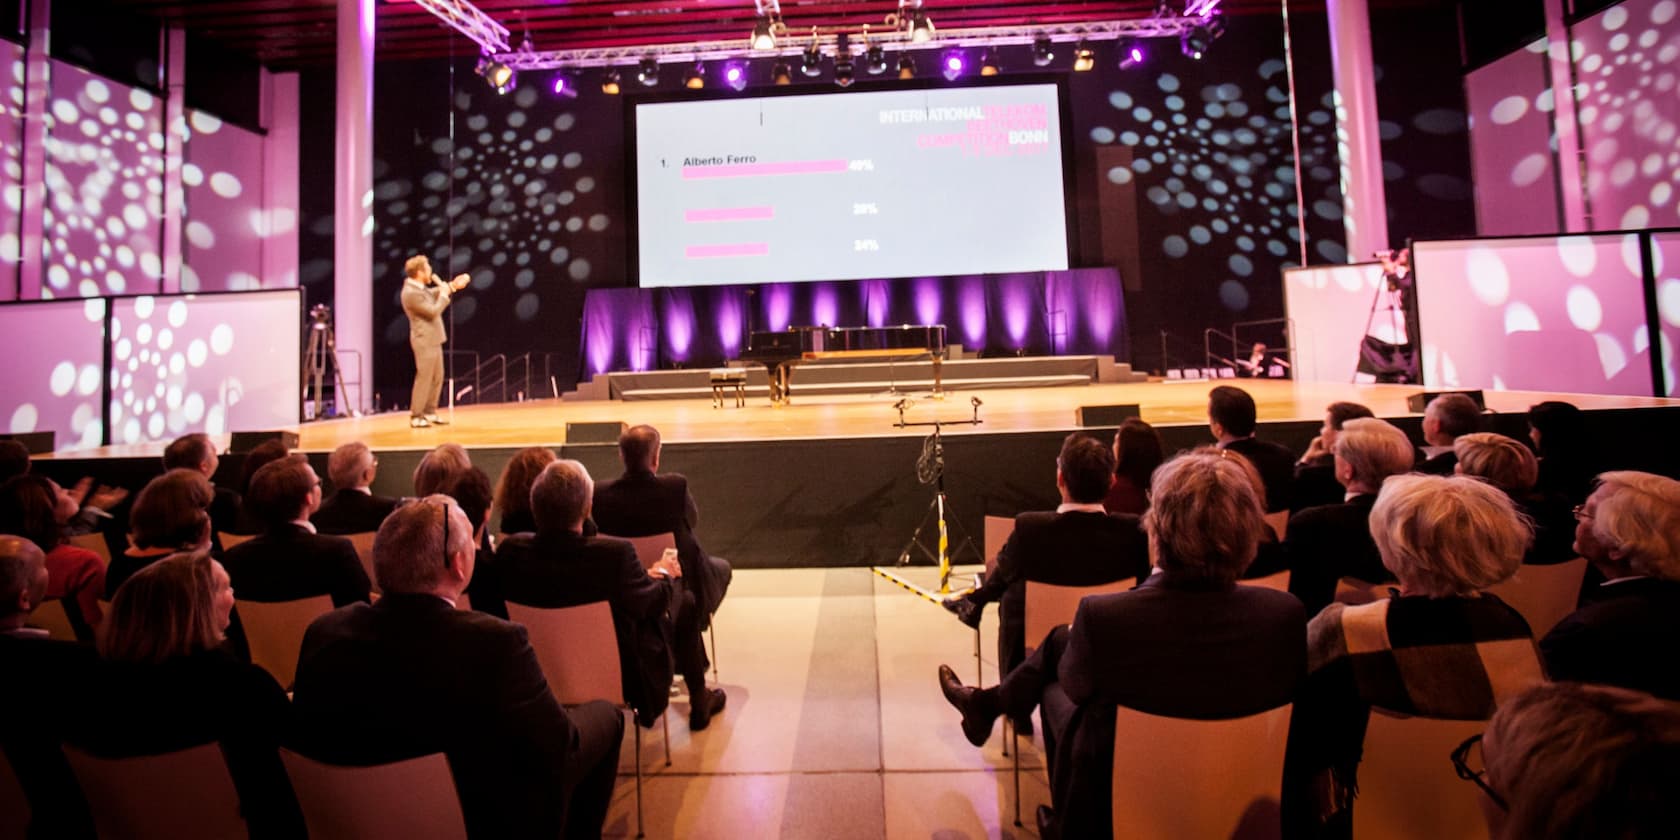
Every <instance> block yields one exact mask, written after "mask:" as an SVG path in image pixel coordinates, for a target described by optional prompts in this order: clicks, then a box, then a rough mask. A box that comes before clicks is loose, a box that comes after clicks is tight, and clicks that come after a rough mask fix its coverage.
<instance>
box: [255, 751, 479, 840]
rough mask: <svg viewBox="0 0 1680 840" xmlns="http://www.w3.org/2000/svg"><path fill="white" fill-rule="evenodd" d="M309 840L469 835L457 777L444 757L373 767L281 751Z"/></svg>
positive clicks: (430, 839)
mask: <svg viewBox="0 0 1680 840" xmlns="http://www.w3.org/2000/svg"><path fill="white" fill-rule="evenodd" d="M280 761H281V763H283V764H285V765H286V775H287V776H289V777H291V780H292V791H293V792H295V793H296V794H297V801H298V807H299V808H301V809H302V810H303V821H304V823H305V825H307V826H308V828H309V836H310V837H311V838H314V839H315V840H339V839H340V838H342V840H360V838H367V837H402V838H406V840H457V838H465V837H466V836H467V827H466V822H465V819H464V818H463V817H462V816H461V800H460V797H459V796H458V795H457V794H456V792H455V777H454V775H452V774H451V773H450V772H449V760H448V759H446V758H445V757H444V755H443V753H432V754H431V755H423V756H420V757H419V758H411V759H408V760H407V761H397V762H393V763H391V764H376V765H374V766H371V767H342V766H338V765H334V764H322V763H321V762H319V761H316V760H314V759H312V758H308V757H305V756H302V755H299V754H297V753H295V752H292V751H291V750H287V749H282V750H280Z"/></svg>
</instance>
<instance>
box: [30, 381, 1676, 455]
mask: <svg viewBox="0 0 1680 840" xmlns="http://www.w3.org/2000/svg"><path fill="white" fill-rule="evenodd" d="M1216 384H1232V385H1237V386H1239V387H1242V388H1244V389H1245V390H1247V391H1248V392H1249V393H1251V394H1253V395H1254V399H1255V402H1256V403H1257V405H1258V407H1259V410H1260V421H1261V422H1262V423H1266V422H1284V421H1302V420H1309V421H1317V420H1321V419H1322V418H1323V416H1324V407H1325V406H1326V405H1328V404H1329V403H1331V402H1334V401H1336V400H1350V401H1353V402H1359V403H1363V404H1365V405H1367V406H1370V407H1371V409H1372V410H1373V411H1375V412H1376V413H1377V415H1378V416H1380V417H1404V416H1408V415H1412V412H1410V411H1409V410H1408V409H1407V407H1406V397H1407V396H1408V395H1411V394H1415V393H1417V392H1418V391H1419V390H1420V388H1418V387H1417V386H1411V385H1351V384H1349V385H1338V384H1330V383H1318V382H1292V381H1286V380H1221V381H1220V382H1209V381H1156V382H1148V383H1130V384H1106V385H1105V384H1093V385H1089V386H1084V387H1060V388H1038V389H1020V388H1018V389H1000V390H989V391H953V392H948V393H947V394H946V395H945V398H944V399H942V400H935V399H931V398H929V395H928V394H926V393H925V392H924V393H921V394H913V395H911V397H910V406H909V408H908V410H907V411H906V412H905V415H904V416H905V419H906V420H907V421H910V422H912V423H914V422H922V421H931V420H935V419H938V420H965V419H967V418H969V417H970V416H971V414H972V408H971V406H970V398H973V397H978V398H979V399H980V400H981V401H982V402H983V403H984V404H983V405H982V406H981V407H980V419H981V420H983V421H984V422H983V423H982V424H981V425H979V426H966V425H964V426H954V427H951V428H949V429H948V430H947V431H946V434H948V435H953V436H955V435H963V434H980V433H984V434H998V433H1009V432H1043V431H1048V430H1056V429H1072V428H1075V427H1076V421H1075V417H1074V413H1075V410H1076V409H1077V408H1078V407H1079V406H1085V405H1112V404H1121V403H1136V404H1138V405H1140V406H1141V409H1142V415H1143V419H1144V420H1147V421H1148V422H1150V423H1152V424H1155V425H1159V426H1185V425H1190V426H1194V425H1202V424H1204V423H1206V422H1207V413H1206V411H1207V392H1208V390H1209V389H1211V388H1212V387H1213V386H1214V385H1216ZM898 399H899V397H897V396H890V395H887V394H881V395H876V396H867V397H830V398H826V399H823V400H822V401H820V402H818V401H816V400H815V399H813V400H812V401H810V402H804V401H801V400H799V399H798V397H797V395H796V397H795V401H794V404H792V405H789V406H785V407H779V408H778V407H774V406H771V405H769V404H768V403H767V402H766V401H764V400H763V399H762V398H760V399H758V400H749V401H748V403H747V405H746V406H745V407H743V408H735V407H733V405H732V404H730V405H728V407H725V408H721V409H714V408H712V404H711V401H710V400H709V399H700V400H661V401H638V402H632V403H626V402H620V401H616V400H610V401H609V400H602V401H578V402H573V401H566V402H561V401H559V400H536V401H531V402H524V403H504V404H496V405H475V406H465V407H461V408H457V409H455V410H454V412H453V413H452V414H450V413H448V412H446V414H445V416H446V417H449V416H452V417H453V422H452V423H451V425H448V426H444V427H441V428H439V427H433V428H427V429H411V428H409V425H408V415H407V414H405V413H390V414H381V415H377V416H372V417H361V418H351V419H345V420H327V421H321V422H315V423H304V424H301V425H298V426H295V427H293V428H295V430H296V431H297V432H298V434H299V437H300V439H301V443H300V446H299V448H300V449H301V450H303V451H310V452H325V451H330V450H332V449H333V448H334V447H337V446H338V445H340V444H343V443H347V442H350V441H355V440H360V441H363V442H365V443H367V444H368V445H369V446H370V447H372V448H374V449H375V450H381V451H392V450H399V451H400V450H422V449H430V448H432V447H434V446H437V445H438V444H439V443H444V442H455V443H459V444H462V445H464V446H467V447H469V448H473V447H479V448H485V447H493V448H505V447H521V446H538V445H559V444H561V443H563V442H564V440H565V435H566V431H565V430H566V424H567V423H579V422H585V423H587V422H603V421H605V422H613V421H624V422H626V423H631V424H636V423H650V424H652V425H654V426H656V427H658V428H659V430H660V433H661V435H662V436H663V438H664V439H665V441H666V442H667V443H673V442H680V443H712V442H722V441H743V440H800V439H835V438H868V437H903V436H912V437H921V436H925V435H926V434H927V433H928V430H927V429H926V428H921V427H912V428H904V429H899V428H894V423H896V422H897V421H898V412H897V411H895V410H894V408H893V404H894V403H895V402H897V400H898ZM1486 399H1487V405H1488V408H1489V409H1490V410H1492V411H1496V412H1499V413H1522V412H1526V411H1527V410H1528V407H1529V406H1530V405H1533V404H1534V403H1536V402H1540V401H1542V400H1548V399H1560V400H1567V401H1568V402H1572V403H1574V404H1576V405H1578V406H1580V407H1581V408H1583V409H1588V410H1593V409H1625V408H1648V407H1657V406H1680V400H1670V399H1659V398H1652V397H1603V396H1593V395H1585V394H1551V393H1539V392H1532V391H1488V392H1486ZM162 451H163V443H162V442H159V443H150V444H137V445H127V446H107V447H101V448H99V449H96V450H82V451H78V452H74V453H71V452H62V453H59V457H76V458H89V457H93V458H99V457H150V456H156V455H159V454H161V453H162Z"/></svg>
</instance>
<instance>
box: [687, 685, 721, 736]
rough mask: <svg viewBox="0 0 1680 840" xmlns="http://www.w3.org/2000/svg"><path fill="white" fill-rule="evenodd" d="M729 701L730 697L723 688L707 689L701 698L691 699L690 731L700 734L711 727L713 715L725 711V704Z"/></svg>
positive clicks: (689, 713) (689, 706)
mask: <svg viewBox="0 0 1680 840" xmlns="http://www.w3.org/2000/svg"><path fill="white" fill-rule="evenodd" d="M728 701H729V695H727V694H724V693H723V689H721V688H711V689H707V690H706V693H705V694H704V695H703V696H701V697H690V698H689V700H688V731H690V732H699V731H700V730H702V729H705V728H706V727H707V726H710V725H711V723H712V715H715V714H717V713H718V712H721V711H723V704H724V703H726V702H728Z"/></svg>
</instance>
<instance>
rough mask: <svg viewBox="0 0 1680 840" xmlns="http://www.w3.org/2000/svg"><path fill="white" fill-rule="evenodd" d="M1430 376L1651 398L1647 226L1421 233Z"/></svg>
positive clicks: (1432, 381) (1417, 248) (1450, 383)
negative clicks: (1492, 234) (1511, 234)
mask: <svg viewBox="0 0 1680 840" xmlns="http://www.w3.org/2000/svg"><path fill="white" fill-rule="evenodd" d="M1412 265H1413V267H1414V268H1415V269H1416V272H1417V292H1418V316H1419V317H1418V320H1419V326H1420V328H1421V331H1422V334H1423V381H1424V383H1425V384H1427V385H1431V386H1436V387H1449V388H1491V389H1495V390H1513V391H1555V392H1567V393H1575V394H1622V395H1638V396H1652V395H1653V391H1654V390H1655V389H1654V387H1653V384H1652V381H1651V364H1650V359H1649V356H1648V355H1647V354H1648V353H1649V350H1650V336H1649V332H1648V330H1649V325H1648V323H1647V320H1646V312H1645V292H1644V283H1643V279H1642V275H1643V269H1642V266H1641V257H1640V248H1639V235H1638V234H1597V235H1588V236H1542V237H1532V238H1523V239H1478V240H1465V241H1451V242H1418V243H1416V244H1414V245H1413V248H1412Z"/></svg>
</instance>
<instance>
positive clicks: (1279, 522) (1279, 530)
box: [1266, 510, 1289, 540]
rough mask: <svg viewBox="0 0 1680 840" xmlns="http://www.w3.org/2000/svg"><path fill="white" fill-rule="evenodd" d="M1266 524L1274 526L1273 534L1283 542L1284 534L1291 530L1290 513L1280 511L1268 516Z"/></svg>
mask: <svg viewBox="0 0 1680 840" xmlns="http://www.w3.org/2000/svg"><path fill="white" fill-rule="evenodd" d="M1266 524H1267V525H1270V526H1272V533H1273V534H1276V535H1277V538H1278V539H1279V540H1282V539H1283V535H1284V532H1285V531H1287V530H1288V529H1289V511H1287V510H1280V511H1274V512H1272V513H1268V514H1266Z"/></svg>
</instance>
